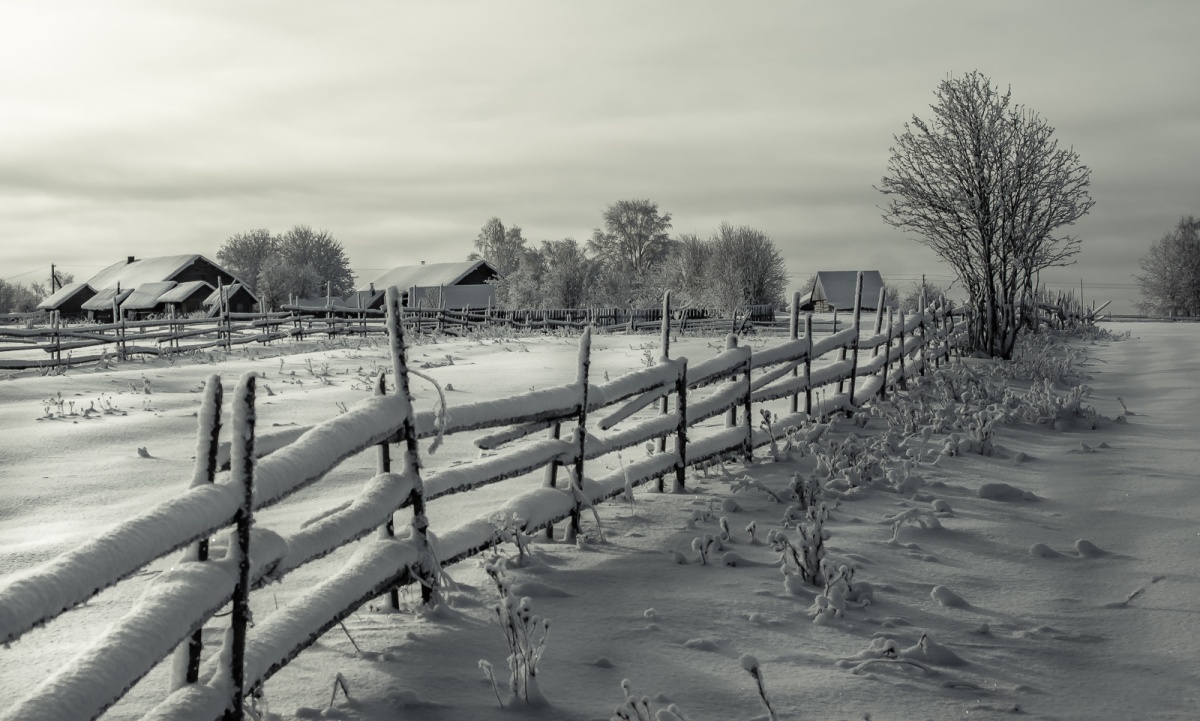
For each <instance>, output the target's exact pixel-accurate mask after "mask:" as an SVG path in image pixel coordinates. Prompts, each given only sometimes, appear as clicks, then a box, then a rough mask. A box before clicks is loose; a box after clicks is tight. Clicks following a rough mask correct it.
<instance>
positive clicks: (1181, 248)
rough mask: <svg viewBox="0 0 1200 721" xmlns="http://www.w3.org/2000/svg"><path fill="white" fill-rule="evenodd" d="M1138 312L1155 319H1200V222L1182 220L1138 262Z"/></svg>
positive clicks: (1192, 218) (1191, 217)
mask: <svg viewBox="0 0 1200 721" xmlns="http://www.w3.org/2000/svg"><path fill="white" fill-rule="evenodd" d="M1138 265H1139V266H1141V269H1142V274H1141V275H1134V278H1135V279H1136V280H1137V282H1138V287H1139V289H1140V290H1141V293H1142V300H1141V302H1140V303H1138V308H1139V310H1141V311H1142V312H1144V313H1148V314H1154V315H1170V316H1176V315H1185V316H1195V315H1200V220H1197V219H1196V218H1195V217H1193V216H1190V215H1189V216H1187V217H1185V218H1180V219H1179V222H1178V223H1177V224H1176V225H1175V229H1174V230H1172V231H1170V232H1168V233H1166V234H1164V235H1163V237H1162V238H1159V239H1158V240H1157V241H1156V242H1155V243H1154V244H1153V245H1151V246H1150V249H1149V250H1148V251H1147V252H1146V254H1145V255H1144V256H1142V258H1141V260H1139V261H1138Z"/></svg>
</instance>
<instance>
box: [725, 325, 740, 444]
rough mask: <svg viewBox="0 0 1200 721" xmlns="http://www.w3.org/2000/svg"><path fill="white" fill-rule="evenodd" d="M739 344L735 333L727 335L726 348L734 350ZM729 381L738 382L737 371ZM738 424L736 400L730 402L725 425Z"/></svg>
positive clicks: (728, 426) (729, 426)
mask: <svg viewBox="0 0 1200 721" xmlns="http://www.w3.org/2000/svg"><path fill="white" fill-rule="evenodd" d="M737 344H738V340H737V336H736V335H734V334H733V333H730V334H729V335H726V336H725V350H733V349H734V348H737ZM729 382H730V383H737V374H736V373H734V374H733V375H732V376H730V377H729ZM736 425H737V402H736V401H735V402H733V403H730V404H729V410H728V411H726V413H725V427H726V428H733V427H734V426H736Z"/></svg>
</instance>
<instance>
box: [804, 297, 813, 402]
mask: <svg viewBox="0 0 1200 721" xmlns="http://www.w3.org/2000/svg"><path fill="white" fill-rule="evenodd" d="M812 335H813V325H812V313H805V314H804V338H805V339H806V343H805V345H807V346H808V349H807V350H805V351H804V412H805V413H806V414H808V416H809V418H812V351H813V337H812Z"/></svg>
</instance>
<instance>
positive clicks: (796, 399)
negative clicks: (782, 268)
mask: <svg viewBox="0 0 1200 721" xmlns="http://www.w3.org/2000/svg"><path fill="white" fill-rule="evenodd" d="M799 337H800V291H798V290H797V291H793V292H792V302H791V303H790V304H789V305H788V338H790V339H791V340H797V339H798V338H799ZM799 375H800V368H799V366H797V367H794V368H792V377H793V378H797V377H799ZM788 408H789V409H790V410H791V412H792V413H795V412H796V411H798V410H800V394H799V393H793V394H792V400H791V403H790V404H789V406H788Z"/></svg>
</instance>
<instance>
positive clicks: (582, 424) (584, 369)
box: [565, 316, 632, 543]
mask: <svg viewBox="0 0 1200 721" xmlns="http://www.w3.org/2000/svg"><path fill="white" fill-rule="evenodd" d="M630 317H632V316H630ZM591 366H592V327H591V326H588V327H587V328H584V329H583V335H582V336H580V338H579V365H578V367H577V370H576V373H575V382H576V383H578V384H579V393H580V395H579V423H578V425H576V426H575V442H576V444H577V447H576V450H575V452H576V454H577V455H576V456H575V470H574V473H573V474H572V478H571V492H572V493H573V494H575V507H574V508H573V509H571V525H570V526H569V527H568V528H567V536H566V539H565V540H566V541H567V543H574V542H575V539H576V538H578V537H579V520H580V515H581V513H582V511H583V501H584V496H583V453H584V450H585V448H586V445H587V405H588V373H589V372H590V370H591Z"/></svg>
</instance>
